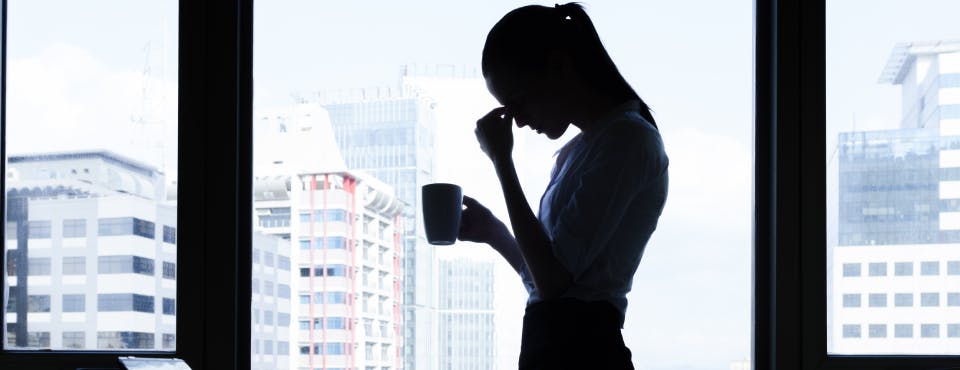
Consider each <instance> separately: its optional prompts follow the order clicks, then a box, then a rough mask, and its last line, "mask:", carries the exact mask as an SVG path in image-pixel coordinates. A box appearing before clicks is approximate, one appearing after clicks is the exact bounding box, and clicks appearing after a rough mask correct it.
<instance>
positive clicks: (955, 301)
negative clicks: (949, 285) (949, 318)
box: [947, 292, 960, 307]
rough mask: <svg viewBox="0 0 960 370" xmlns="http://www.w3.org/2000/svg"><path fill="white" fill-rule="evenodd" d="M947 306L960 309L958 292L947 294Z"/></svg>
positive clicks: (959, 293)
mask: <svg viewBox="0 0 960 370" xmlns="http://www.w3.org/2000/svg"><path fill="white" fill-rule="evenodd" d="M947 306H949V307H960V292H950V293H947Z"/></svg>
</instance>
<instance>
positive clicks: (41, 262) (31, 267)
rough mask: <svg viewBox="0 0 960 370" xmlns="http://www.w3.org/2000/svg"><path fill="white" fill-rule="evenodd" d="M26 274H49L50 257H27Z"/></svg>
mask: <svg viewBox="0 0 960 370" xmlns="http://www.w3.org/2000/svg"><path fill="white" fill-rule="evenodd" d="M27 275H30V276H45V275H50V257H30V258H28V259H27Z"/></svg>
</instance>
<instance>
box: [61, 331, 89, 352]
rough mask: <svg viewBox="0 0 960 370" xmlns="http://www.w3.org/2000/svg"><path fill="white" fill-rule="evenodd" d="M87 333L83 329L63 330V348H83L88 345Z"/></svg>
mask: <svg viewBox="0 0 960 370" xmlns="http://www.w3.org/2000/svg"><path fill="white" fill-rule="evenodd" d="M86 345H87V343H86V334H85V333H84V332H82V331H65V332H63V348H68V349H83V348H84V347H86Z"/></svg>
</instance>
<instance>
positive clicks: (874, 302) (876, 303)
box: [870, 293, 887, 307]
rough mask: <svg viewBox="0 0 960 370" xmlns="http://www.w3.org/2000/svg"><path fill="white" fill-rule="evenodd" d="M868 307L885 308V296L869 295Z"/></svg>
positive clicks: (881, 294) (882, 294)
mask: <svg viewBox="0 0 960 370" xmlns="http://www.w3.org/2000/svg"><path fill="white" fill-rule="evenodd" d="M870 307H887V295H886V294H884V293H870Z"/></svg>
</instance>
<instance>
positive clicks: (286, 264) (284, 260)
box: [277, 256, 290, 271]
mask: <svg viewBox="0 0 960 370" xmlns="http://www.w3.org/2000/svg"><path fill="white" fill-rule="evenodd" d="M277 268H278V269H281V270H283V271H290V257H287V256H277Z"/></svg>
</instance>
